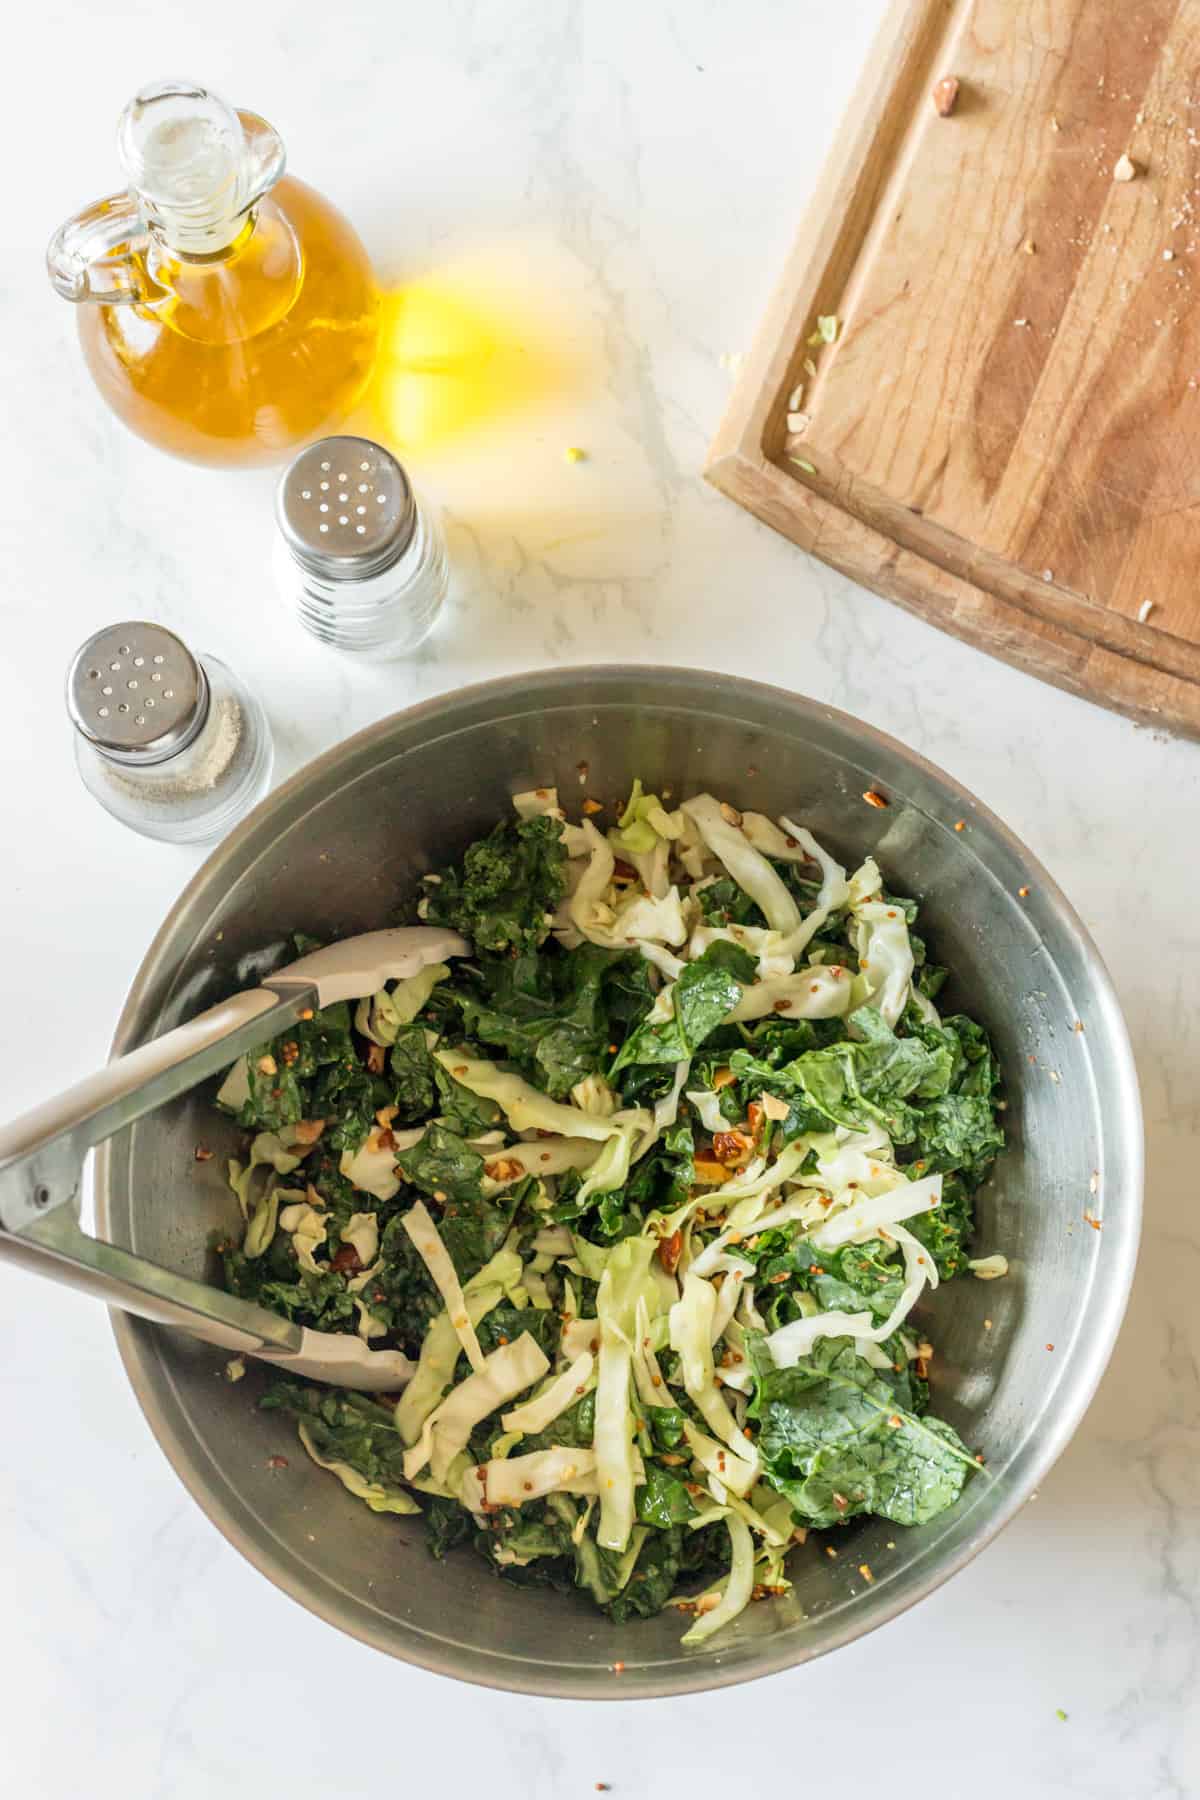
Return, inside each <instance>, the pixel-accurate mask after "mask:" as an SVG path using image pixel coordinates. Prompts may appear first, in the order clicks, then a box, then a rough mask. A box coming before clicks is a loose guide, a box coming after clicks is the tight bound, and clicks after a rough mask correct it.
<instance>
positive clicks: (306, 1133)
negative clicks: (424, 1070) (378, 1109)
mask: <svg viewBox="0 0 1200 1800" xmlns="http://www.w3.org/2000/svg"><path fill="white" fill-rule="evenodd" d="M395 1110H396V1108H395V1107H393V1108H392V1111H393V1112H395ZM324 1129H325V1121H324V1119H300V1120H299V1121H298V1122H297V1123H296V1124H295V1125H293V1126H292V1136H293V1137H294V1138H295V1140H296V1142H297V1143H298V1144H315V1143H316V1141H317V1139H318V1138H319V1137H320V1135H321V1133H322V1132H323V1131H324Z"/></svg>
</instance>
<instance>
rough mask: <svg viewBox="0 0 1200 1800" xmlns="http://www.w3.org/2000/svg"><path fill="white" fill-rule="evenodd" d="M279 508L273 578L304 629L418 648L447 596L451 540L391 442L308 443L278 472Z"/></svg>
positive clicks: (336, 638) (367, 645) (373, 645)
mask: <svg viewBox="0 0 1200 1800" xmlns="http://www.w3.org/2000/svg"><path fill="white" fill-rule="evenodd" d="M275 513H276V520H277V522H278V526H279V530H278V533H277V536H276V539H275V545H274V551H273V566H274V574H275V582H276V586H277V587H278V589H279V592H280V595H281V597H282V599H283V601H284V603H285V605H286V606H287V607H288V609H289V611H291V612H292V613H293V614H294V616H295V617H296V618H297V619H299V621H300V623H301V624H302V625H303V626H304V628H305V630H306V631H311V632H312V634H313V636H314V637H317V638H320V639H321V641H322V643H325V644H329V645H330V646H331V647H332V648H333V649H335V650H350V651H369V652H371V653H372V654H373V655H374V656H375V657H377V658H378V657H383V658H388V657H393V656H402V655H404V653H405V652H406V651H409V650H415V649H416V647H417V645H418V644H419V643H420V642H421V640H422V639H423V638H424V637H426V636H427V635H428V633H429V631H430V629H431V627H432V625H433V622H434V619H435V618H436V617H437V615H438V612H439V611H440V609H441V605H442V602H443V600H444V599H445V597H446V586H447V581H448V570H447V564H446V546H445V542H444V539H443V537H442V530H441V523H440V521H439V519H438V516H437V513H436V511H435V510H434V509H433V508H432V507H431V506H430V505H429V504H428V502H427V501H424V500H421V499H419V498H418V496H417V495H416V493H415V492H414V491H413V487H412V483H411V482H410V481H409V479H408V476H407V475H406V474H405V472H404V469H403V468H402V467H401V465H400V464H399V463H398V462H397V460H396V458H395V457H394V456H393V455H392V454H391V452H390V451H389V450H385V449H384V448H383V446H382V444H376V443H373V442H372V441H371V439H370V438H360V437H328V438H322V439H321V440H320V442H319V443H316V444H310V445H309V447H308V449H307V450H302V451H301V452H300V454H299V456H297V458H296V459H295V461H294V462H293V463H292V465H291V467H290V468H289V469H288V470H287V471H286V473H285V474H284V476H283V479H282V480H281V481H280V484H279V491H278V494H277V496H276V506H275Z"/></svg>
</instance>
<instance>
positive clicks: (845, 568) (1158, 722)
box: [704, 447, 1200, 740]
mask: <svg viewBox="0 0 1200 1800" xmlns="http://www.w3.org/2000/svg"><path fill="white" fill-rule="evenodd" d="M715 448H716V447H715ZM704 478H705V480H706V481H707V482H709V484H710V485H711V486H712V487H715V488H716V489H717V490H718V492H719V493H722V494H724V495H725V496H726V498H727V499H730V500H733V501H735V502H736V503H737V504H738V505H739V506H741V507H742V508H743V509H744V510H745V511H747V512H750V513H753V514H754V516H755V518H757V519H759V520H761V521H762V523H763V524H764V525H769V526H770V527H771V529H772V530H774V531H778V532H779V533H780V534H781V535H782V536H784V537H787V538H790V539H791V541H792V542H793V543H795V544H798V545H799V546H800V548H801V549H802V550H806V551H808V552H809V554H810V555H812V556H815V557H817V559H818V560H819V561H821V562H824V563H825V564H827V565H828V567H830V568H833V569H836V570H838V572H839V573H840V574H842V575H847V576H849V577H850V579H851V580H853V581H857V582H859V583H860V584H861V585H862V586H863V587H867V588H870V589H871V591H872V592H873V593H876V594H878V595H880V597H881V598H882V599H884V600H889V601H891V602H893V603H894V604H895V605H898V606H901V607H903V608H904V610H905V611H906V612H908V613H911V614H912V615H913V617H915V618H918V619H921V620H922V621H923V622H924V623H925V624H928V625H935V626H937V628H938V629H939V630H941V631H945V632H947V633H949V635H950V636H952V637H957V638H959V639H961V640H962V641H963V642H964V643H968V644H970V645H972V646H973V647H974V648H975V649H978V650H982V651H984V652H985V653H986V654H988V655H991V656H996V657H999V658H1000V659H1001V661H1003V662H1007V663H1009V664H1010V665H1011V666H1012V667H1014V668H1017V669H1020V670H1021V671H1022V672H1023V673H1024V674H1027V675H1034V676H1037V677H1038V678H1039V679H1041V680H1043V681H1047V682H1049V683H1050V684H1051V685H1052V686H1054V687H1058V688H1062V689H1063V690H1065V691H1066V692H1067V693H1070V694H1074V695H1075V696H1076V697H1077V698H1078V699H1081V700H1087V701H1089V702H1090V703H1091V704H1092V705H1099V704H1101V703H1100V702H1099V701H1097V699H1096V695H1095V693H1094V691H1093V690H1092V687H1091V686H1089V685H1088V683H1087V682H1085V680H1084V679H1083V675H1084V672H1085V671H1090V672H1092V673H1093V674H1094V673H1096V672H1098V671H1102V672H1103V675H1104V677H1105V681H1106V685H1107V688H1108V693H1107V698H1106V700H1105V701H1104V703H1103V704H1104V705H1105V706H1106V707H1108V708H1110V709H1111V710H1112V711H1114V712H1118V713H1121V714H1122V715H1123V716H1124V717H1126V718H1129V719H1132V720H1134V721H1135V722H1136V723H1138V724H1142V725H1147V726H1157V727H1159V728H1160V729H1169V730H1171V731H1175V732H1178V733H1179V734H1180V735H1181V736H1184V737H1190V738H1194V739H1197V740H1200V683H1197V682H1195V681H1192V680H1189V679H1188V678H1187V677H1186V676H1180V675H1175V674H1170V673H1165V672H1164V671H1163V670H1161V669H1160V668H1158V667H1156V666H1154V665H1151V664H1147V663H1143V662H1140V661H1131V660H1128V659H1127V658H1126V657H1125V656H1124V655H1121V654H1118V653H1116V652H1114V651H1112V650H1110V649H1108V647H1107V646H1104V645H1100V644H1097V642H1096V641H1095V640H1094V639H1092V638H1088V637H1085V636H1083V635H1082V634H1080V633H1079V632H1077V631H1074V630H1072V629H1071V628H1070V627H1069V626H1058V625H1057V624H1056V622H1054V621H1050V622H1049V623H1051V624H1053V625H1055V627H1056V638H1057V641H1058V643H1059V646H1060V648H1059V654H1058V656H1057V658H1055V659H1053V660H1051V659H1050V658H1049V656H1048V654H1047V641H1046V640H1044V639H1039V640H1038V642H1037V644H1036V645H1033V644H1028V643H1026V642H1025V641H1024V640H1023V638H1022V637H1021V635H1020V615H1021V613H1022V610H1023V609H1022V608H1021V607H1019V606H1018V605H1016V604H1015V603H1014V602H1013V601H1012V600H1009V599H1007V598H1006V597H1004V596H1003V595H996V594H993V593H991V592H990V591H988V590H986V589H982V588H980V587H978V586H977V585H976V584H975V583H974V582H972V581H969V580H967V579H965V578H964V577H963V576H961V575H957V574H955V573H954V572H953V571H952V570H950V569H947V568H945V567H944V566H943V565H942V564H940V563H936V562H934V561H932V560H931V559H930V558H928V557H925V556H923V555H922V553H921V552H920V551H918V550H913V549H909V548H908V547H906V546H904V545H901V544H898V543H896V542H895V541H894V540H892V539H889V538H887V537H886V536H885V535H884V534H883V533H882V532H879V531H876V530H874V529H873V528H872V527H870V526H868V525H866V524H865V523H864V522H863V521H862V520H861V519H858V518H856V517H854V516H853V515H850V514H847V513H845V512H844V511H843V510H842V508H841V507H839V506H838V505H837V503H836V502H835V501H831V500H828V499H826V498H825V497H824V496H823V495H821V494H819V493H817V492H816V491H815V490H814V489H813V488H810V487H808V486H807V484H804V483H800V482H798V481H796V480H794V479H793V478H792V477H791V476H789V475H786V474H784V473H783V472H782V471H781V470H780V469H778V468H777V466H776V465H775V464H774V463H773V462H771V461H770V460H769V459H767V458H766V457H765V456H764V455H762V454H761V453H760V454H759V455H757V456H755V455H752V454H748V453H747V451H746V450H745V449H742V448H729V447H724V448H718V449H717V453H716V454H714V455H713V456H712V457H711V458H710V460H709V462H708V464H707V465H706V467H705V469H704ZM792 490H799V491H800V492H801V493H803V495H804V496H805V498H806V501H807V505H806V506H805V507H804V508H803V509H802V511H800V512H796V511H795V510H794V509H795V504H796V501H795V494H794V492H793V491H792ZM847 526H849V527H851V528H853V529H852V530H850V531H847V529H846V527H847ZM823 536H824V537H825V538H826V539H827V541H826V542H825V543H824V544H823V545H822V542H821V540H822V537H823ZM839 538H840V539H841V540H842V544H839V543H838V542H837V541H836V540H838V539H839ZM843 545H844V546H845V547H843ZM868 552H874V554H873V555H868V554H867V553H868ZM906 560H907V563H909V564H913V565H916V568H917V570H919V571H920V572H921V573H922V574H923V575H924V577H925V580H926V581H927V582H928V585H922V586H921V587H919V588H918V586H917V581H916V571H915V570H913V569H909V568H906V566H905V562H906ZM973 597H974V604H973ZM981 603H983V605H985V606H986V607H987V608H988V609H990V611H991V613H992V615H993V616H992V618H991V619H990V620H987V622H986V623H985V622H983V620H984V619H985V617H986V614H985V612H984V610H983V606H981ZM997 609H999V610H997ZM1010 614H1011V615H1015V616H1014V617H1013V618H1012V619H1011V636H1010V635H1009V632H1008V630H1006V625H1007V624H1009V622H1010V621H1009V617H1008V616H1009V615H1010ZM1145 672H1149V673H1151V674H1153V676H1154V679H1155V683H1156V688H1155V692H1156V698H1155V699H1153V700H1151V699H1148V698H1147V697H1146V696H1145V695H1144V694H1143V693H1141V692H1139V691H1138V690H1139V685H1140V684H1139V675H1140V674H1142V673H1145Z"/></svg>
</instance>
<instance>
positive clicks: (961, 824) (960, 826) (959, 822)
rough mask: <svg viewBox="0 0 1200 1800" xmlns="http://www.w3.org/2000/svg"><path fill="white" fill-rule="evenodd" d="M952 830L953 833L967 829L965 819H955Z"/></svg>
mask: <svg viewBox="0 0 1200 1800" xmlns="http://www.w3.org/2000/svg"><path fill="white" fill-rule="evenodd" d="M954 829H955V831H965V830H966V829H967V821H966V820H965V819H955V821H954Z"/></svg>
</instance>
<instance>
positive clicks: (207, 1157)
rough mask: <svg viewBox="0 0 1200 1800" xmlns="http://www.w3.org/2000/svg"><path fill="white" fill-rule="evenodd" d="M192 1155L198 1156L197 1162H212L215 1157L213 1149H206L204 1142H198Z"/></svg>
mask: <svg viewBox="0 0 1200 1800" xmlns="http://www.w3.org/2000/svg"><path fill="white" fill-rule="evenodd" d="M192 1155H193V1156H194V1157H195V1158H196V1161H197V1162H211V1161H212V1159H213V1153H212V1151H211V1150H206V1149H205V1148H204V1145H203V1144H197V1145H196V1148H195V1149H194V1150H193V1151H192Z"/></svg>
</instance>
